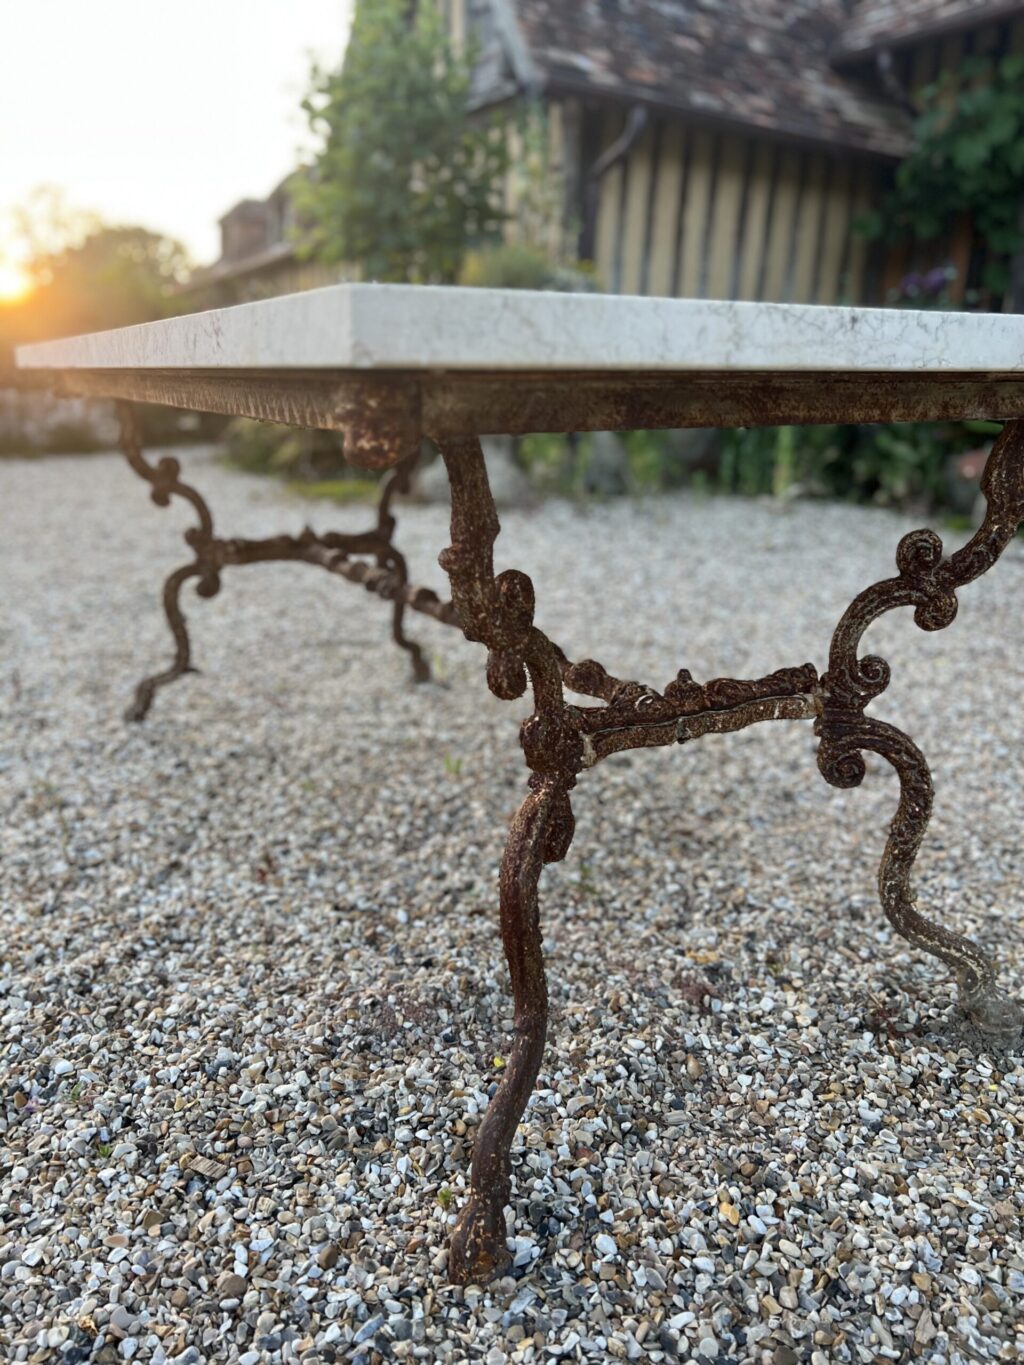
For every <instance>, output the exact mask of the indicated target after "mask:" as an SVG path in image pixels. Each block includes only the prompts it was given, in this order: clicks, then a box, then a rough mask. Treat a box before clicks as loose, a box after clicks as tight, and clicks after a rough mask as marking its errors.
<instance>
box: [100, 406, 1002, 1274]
mask: <svg viewBox="0 0 1024 1365" xmlns="http://www.w3.org/2000/svg"><path fill="white" fill-rule="evenodd" d="M121 421H122V433H123V447H124V451H125V454H126V456H127V458H128V460H129V463H130V464H131V465H132V468H133V469H135V470H136V472H138V473H139V474H140V475H142V477H143V478H145V479H147V480H148V481H149V482H150V483H151V484H152V485H153V493H152V496H153V499H154V501H156V502H157V503H158V504H160V505H161V506H166V505H167V503H168V502H169V500H170V498H171V496H179V497H182V498H185V499H187V500H188V501H189V502H190V503H191V504H192V505H193V507H195V509H196V512H197V514H198V518H199V523H198V525H197V526H196V527H195V528H193V529H192V530H190V531H189V532H188V533H187V535H186V541H187V542H188V544H189V546H190V547H191V549H192V551H193V555H194V558H193V559H192V561H191V562H190V563H189V564H187V565H186V566H184V567H183V568H181V569H178V570H177V571H176V572H175V573H173V574H172V575H171V576H170V578H169V579H168V580H167V583H166V585H165V588H164V607H165V611H166V613H167V618H168V621H169V623H170V626H171V631H172V633H173V635H174V640H175V659H174V663H173V664H172V666H171V668H170V669H168V670H167V671H166V672H164V673H161V674H158V675H156V676H155V677H152V678H147V679H146V680H145V681H144V682H143V683H141V684H140V686H139V689H138V692H137V694H136V699H135V703H134V705H133V706H132V708H131V710H130V712H129V715H130V716H131V717H132V719H135V720H138V719H141V718H142V717H143V716H144V715H145V714H146V712H147V710H148V709H149V706H150V704H151V702H152V700H153V696H154V693H155V691H156V689H157V688H159V687H161V686H163V685H164V684H165V683H168V682H171V681H172V680H173V679H174V678H176V677H179V676H180V675H181V674H183V673H185V672H187V671H188V670H189V668H190V666H191V665H190V651H189V642H188V634H187V630H186V627H185V622H184V617H183V615H182V612H181V608H180V605H179V601H178V599H179V595H180V592H181V589H182V587H183V585H184V584H185V583H186V582H188V581H189V580H190V579H192V578H196V579H198V584H197V590H198V592H199V594H200V595H201V596H205V597H211V596H213V595H214V594H215V593H216V592H217V591H218V589H219V587H220V574H221V571H222V570H223V569H224V568H225V567H226V566H227V565H232V564H251V563H257V562H266V561H270V560H298V561H302V562H305V563H312V564H317V565H320V566H321V567H323V568H326V569H328V570H329V571H331V572H333V573H338V574H340V575H342V576H343V577H345V578H348V579H350V580H352V581H355V582H360V583H363V584H364V586H365V587H367V588H368V589H369V590H370V591H372V592H375V593H377V594H378V595H379V596H381V597H383V598H385V599H387V600H390V601H391V602H393V604H394V614H393V633H394V638H395V640H396V643H398V644H399V645H400V646H401V647H402V648H403V649H406V650H408V651H409V653H410V655H411V656H412V663H413V671H414V676H415V677H416V678H417V679H418V680H422V679H424V678H426V677H428V676H429V673H428V671H427V667H426V664H425V662H424V660H423V656H422V653H421V651H420V649H419V647H418V646H417V645H416V644H414V643H413V642H412V641H409V640H407V639H406V638H405V636H404V634H403V631H402V619H403V613H404V609H405V607H406V606H409V607H412V608H413V609H414V610H418V611H421V612H424V613H426V614H427V615H430V616H433V617H434V618H435V619H437V620H439V621H442V622H444V623H445V624H447V625H456V626H459V627H460V628H461V629H462V632H463V634H464V635H465V636H466V638H467V639H468V640H472V641H475V642H477V643H479V644H483V645H485V646H486V648H487V651H488V654H487V683H488V686H489V688H490V690H491V691H492V692H493V693H494V695H495V696H497V697H500V698H502V699H503V700H507V701H511V700H515V699H517V698H519V697H522V696H523V695H524V694H525V693H526V691H527V689H528V688H530V689H532V697H533V713H532V715H531V716H530V717H529V718H528V719H527V720H526V721H525V722H524V724H523V726H522V729H521V732H520V742H521V744H522V748H523V753H524V756H525V759H526V765H527V767H528V768H529V770H530V778H529V783H528V792H527V795H526V797H525V799H524V801H523V803H522V805H521V806H520V808H519V810H518V812H517V814H516V815H515V817H514V818H513V820H512V823H511V828H510V830H509V834H508V840H507V843H506V847H505V854H504V857H503V859H502V863H501V873H500V881H499V886H500V915H501V934H502V940H503V943H504V948H505V955H506V958H507V960H508V967H509V974H510V976H511V983H512V994H513V998H514V1002H515V1015H514V1041H513V1045H512V1050H511V1055H510V1057H509V1060H508V1063H507V1065H506V1067H505V1070H504V1072H503V1075H502V1080H501V1082H500V1084H499V1086H498V1089H497V1091H496V1093H495V1095H494V1097H493V1099H492V1100H491V1103H490V1105H489V1106H488V1108H487V1111H486V1113H485V1115H484V1118H483V1122H482V1123H481V1126H480V1129H479V1131H478V1134H477V1137H476V1142H475V1146H474V1150H473V1160H472V1173H471V1180H470V1192H469V1198H468V1199H467V1201H466V1204H465V1206H464V1207H463V1209H462V1212H461V1214H460V1215H459V1218H458V1221H457V1223H456V1226H455V1230H454V1233H453V1236H452V1242H451V1254H450V1261H449V1273H450V1276H451V1278H452V1279H453V1280H454V1281H456V1282H458V1283H469V1282H473V1281H476V1282H484V1281H487V1280H490V1279H492V1278H494V1277H495V1276H497V1275H500V1274H501V1273H503V1271H504V1270H505V1269H506V1268H507V1267H508V1265H509V1260H510V1258H509V1255H508V1251H507V1249H506V1226H505V1207H506V1205H507V1204H508V1203H509V1200H510V1196H511V1148H512V1141H513V1138H514V1136H515V1132H516V1129H517V1127H518V1125H519V1121H520V1119H521V1118H522V1115H523V1113H524V1111H525V1109H526V1105H527V1102H528V1100H529V1097H530V1094H531V1092H532V1090H533V1087H534V1085H535V1083H536V1080H537V1074H538V1072H539V1070H540V1065H541V1059H542V1057H543V1053H544V1045H545V1039H546V1034H547V1020H548V997H547V984H546V979H545V971H544V959H543V952H542V935H541V924H540V913H539V906H538V884H539V880H540V875H541V872H542V870H543V868H544V865H545V864H546V863H552V862H559V861H561V859H563V858H564V857H565V856H566V854H567V853H568V851H569V847H570V844H571V843H572V839H573V832H574V822H573V813H572V806H571V802H570V793H571V791H572V790H573V788H574V787H575V785H576V782H577V780H578V778H579V776H580V774H581V773H582V772H584V771H586V770H587V769H589V768H592V767H594V766H595V764H597V763H599V762H600V761H601V760H602V759H603V758H607V757H608V755H609V754H613V753H618V752H621V751H623V750H626V749H639V748H651V747H654V746H660V745H669V744H685V743H688V742H690V741H691V740H694V739H698V738H700V737H701V736H702V735H706V734H723V733H727V732H730V731H734V730H742V729H745V728H747V727H748V726H751V725H756V724H759V723H760V722H762V721H769V720H809V721H812V722H813V724H814V731H815V734H816V735H817V737H818V739H819V740H820V744H819V748H818V767H819V769H820V771H821V774H822V776H823V777H824V778H825V780H826V781H827V782H829V783H830V784H831V785H832V786H835V787H856V786H859V785H860V784H861V782H862V781H863V780H864V776H865V771H866V765H865V758H864V756H865V754H869V753H873V754H877V755H878V756H879V757H881V758H884V759H885V760H886V762H888V763H889V764H891V766H892V767H893V768H894V769H895V771H896V774H897V776H898V778H899V783H900V800H899V805H898V808H897V810H896V814H895V816H894V818H893V821H892V825H891V827H890V830H889V837H888V841H887V843H886V847H885V852H884V854H883V857H882V862H881V866H880V869H879V874H878V886H879V895H880V898H881V902H882V908H883V910H884V912H885V914H886V916H887V917H888V919H889V921H890V923H891V924H892V926H893V928H894V929H895V930H896V932H897V933H898V934H900V935H901V936H902V937H903V938H905V939H906V940H907V941H908V942H909V943H911V944H912V945H913V946H914V947H916V948H919V949H921V950H922V951H924V952H927V953H931V954H932V955H933V956H935V957H937V958H939V959H940V960H941V961H942V962H944V963H945V964H946V965H947V966H948V967H949V968H951V969H952V972H953V974H954V976H955V977H956V981H957V984H958V987H959V994H960V1002H961V1005H962V1007H963V1009H964V1011H965V1013H966V1014H967V1015H968V1017H969V1018H970V1019H971V1020H972V1021H973V1022H974V1023H975V1025H976V1026H977V1027H978V1029H979V1030H981V1031H982V1033H983V1034H985V1035H986V1036H988V1037H989V1038H990V1039H992V1041H994V1042H996V1043H999V1044H1010V1043H1013V1042H1014V1041H1016V1040H1017V1039H1019V1038H1020V1035H1021V1030H1022V1027H1024V1013H1022V1011H1021V1009H1020V1007H1019V1006H1018V1005H1017V1004H1016V1003H1015V1002H1014V1001H1012V1000H1010V999H1008V998H1007V997H1006V996H1004V995H1003V994H1002V993H1001V992H1000V991H999V989H998V988H997V985H996V977H995V969H994V966H993V964H992V962H991V961H990V959H989V957H988V956H987V955H986V954H985V953H984V952H983V951H982V950H981V949H980V948H979V947H978V946H977V945H976V944H974V943H972V942H971V941H970V940H969V939H966V938H964V937H962V936H961V935H959V934H957V933H955V932H954V931H953V930H951V929H949V928H947V927H946V926H944V925H941V924H937V923H935V922H934V921H932V920H929V919H927V918H926V917H925V916H924V915H923V914H921V912H920V911H919V910H918V909H917V904H916V897H915V895H914V891H913V888H912V883H911V876H912V872H913V867H914V861H915V859H916V857H917V854H918V851H919V850H920V847H921V843H922V841H923V838H924V835H925V831H926V829H927V826H928V821H929V819H930V816H931V811H932V801H933V789H932V779H931V774H930V772H929V769H928V765H927V763H926V761H925V759H924V756H923V754H922V753H921V751H920V749H919V748H918V747H917V745H916V744H914V742H913V740H911V739H910V738H909V736H907V735H905V734H904V733H902V731H900V730H898V729H896V728H895V727H894V726H892V725H889V724H887V723H885V722H884V721H880V720H876V719H874V718H872V717H869V716H867V715H866V714H865V712H866V708H867V707H868V705H869V704H870V703H871V702H872V701H874V700H876V699H877V698H878V697H879V696H880V695H881V694H882V693H883V692H884V691H885V690H886V688H887V687H888V685H889V681H890V669H889V666H888V664H887V663H886V662H885V660H884V659H880V658H877V657H876V656H874V655H861V654H860V653H859V650H860V646H861V642H862V639H863V636H864V633H865V631H866V630H867V629H868V627H869V626H870V625H871V624H872V623H873V622H874V621H876V620H878V618H879V617H881V616H883V615H884V614H885V613H886V612H889V611H892V610H893V609H894V608H896V607H913V608H914V620H915V622H916V624H917V625H918V626H920V627H921V628H922V629H923V630H929V631H935V630H942V629H944V628H945V627H946V626H948V625H950V624H951V622H952V621H953V619H954V618H955V616H956V614H957V607H958V602H957V595H956V594H957V590H958V589H959V588H962V587H965V586H966V585H967V584H969V583H971V582H973V581H974V580H975V579H976V578H979V577H980V576H981V575H982V574H983V573H985V572H986V571H987V570H988V569H990V568H991V567H992V566H993V565H994V564H995V562H996V561H997V560H998V559H999V557H1000V555H1001V554H1002V553H1003V551H1004V550H1005V549H1006V547H1007V546H1008V545H1009V544H1010V542H1011V541H1012V539H1013V538H1014V536H1015V535H1016V533H1017V530H1018V527H1019V526H1020V525H1021V524H1022V522H1024V422H1012V423H1009V424H1008V425H1007V426H1006V427H1005V428H1004V431H1003V434H1002V436H1001V437H1000V439H999V441H998V442H997V444H996V446H995V449H994V450H993V452H992V455H991V457H990V458H989V462H988V466H987V468H986V470H985V476H984V479H983V482H982V490H983V492H984V495H985V498H986V500H987V512H986V516H985V519H984V522H983V523H982V525H981V527H980V528H979V530H978V531H977V533H976V534H975V535H974V537H973V538H972V539H971V541H970V542H969V543H968V544H967V545H966V546H965V547H964V548H963V549H961V550H958V551H957V552H956V553H954V554H953V555H951V556H949V557H948V558H945V557H944V555H943V547H942V542H941V540H940V539H939V537H938V536H937V535H936V534H935V533H934V532H932V531H928V530H922V531H913V532H911V533H910V534H909V535H907V536H904V538H903V540H902V541H901V542H900V544H899V547H898V549H897V552H896V566H897V573H896V575H895V576H894V577H892V578H888V579H885V580H884V581H883V582H880V583H876V584H875V585H874V586H873V587H870V588H868V589H867V590H866V591H864V592H862V593H861V594H860V596H859V597H857V598H856V599H855V601H854V602H853V603H852V605H851V606H850V607H849V609H848V610H847V611H846V613H845V614H844V615H843V617H842V619H841V620H840V622H839V625H838V627H837V628H836V631H835V633H834V635H833V637H832V644H831V649H830V652H829V658H828V668H827V670H826V672H824V673H823V674H820V675H819V673H818V670H817V669H816V668H815V666H814V665H813V664H804V665H802V666H801V667H798V668H786V669H781V670H779V671H778V672H775V673H772V674H770V675H769V676H768V677H765V678H761V679H757V680H748V681H744V680H737V679H731V678H729V679H724V678H723V679H718V680H716V681H713V682H709V683H704V684H701V683H697V682H695V681H694V680H693V678H692V677H691V676H690V674H689V673H688V672H687V671H685V670H683V671H681V672H680V673H679V674H678V675H677V677H676V678H675V679H673V681H672V682H670V683H669V684H668V686H667V687H665V688H664V689H663V690H662V691H658V690H656V689H655V688H653V687H649V686H645V685H644V684H642V683H638V682H629V681H625V680H623V679H620V678H614V677H612V676H610V675H609V674H608V673H607V672H606V671H605V669H604V668H603V667H602V666H601V665H600V664H599V663H596V662H595V661H593V660H584V661H583V662H579V663H572V662H570V660H569V659H568V658H567V657H566V655H565V654H564V653H563V651H562V650H561V649H560V648H559V647H558V646H557V645H556V644H554V643H553V642H552V641H551V640H550V639H548V637H547V636H546V635H545V634H544V633H543V632H542V631H540V630H539V629H538V628H537V626H536V625H535V624H534V601H535V599H534V589H533V584H532V582H531V580H530V579H529V578H528V577H527V576H526V575H525V574H523V573H520V572H519V571H517V570H515V569H509V570H506V571H505V572H503V573H500V574H497V575H495V573H494V554H493V550H494V542H495V540H496V539H497V536H498V532H499V529H500V527H499V523H498V516H497V512H496V510H495V506H494V500H493V498H492V496H491V490H490V486H489V484H488V479H487V470H486V466H485V463H484V459H483V453H482V451H481V448H480V443H479V440H478V439H477V438H475V437H459V438H447V439H446V438H441V439H439V441H438V444H439V447H440V450H441V455H442V457H443V459H444V462H445V465H446V468H447V470H448V476H449V479H450V482H451V495H452V513H451V540H452V543H451V545H450V546H449V547H448V548H447V549H446V550H445V551H443V553H442V554H441V556H440V563H441V566H442V568H443V569H444V570H445V572H446V573H447V574H448V578H449V581H450V583H451V591H452V600H451V602H448V603H445V602H441V601H440V600H439V599H438V597H437V596H436V594H434V593H432V592H430V591H429V590H426V589H422V588H414V587H412V586H410V584H409V582H408V575H407V572H406V565H405V561H404V559H403V558H402V556H401V555H400V554H399V552H398V551H397V550H396V549H395V547H394V545H393V543H392V542H393V534H394V528H395V521H394V517H393V515H392V513H391V510H390V507H391V499H392V497H393V496H394V494H395V492H396V491H399V490H400V489H401V488H403V487H404V486H405V485H406V483H407V481H408V477H409V473H410V470H411V467H412V461H411V460H405V461H404V462H401V463H397V464H396V465H395V468H394V471H393V473H392V474H391V475H389V476H388V479H387V481H386V483H385V485H384V489H383V494H382V498H381V506H380V511H379V516H378V524H377V527H376V528H375V529H374V530H372V531H370V532H369V533H367V534H365V535H362V536H343V535H325V536H317V535H314V534H313V533H312V532H309V531H307V532H305V533H304V534H303V535H301V536H298V537H289V536H278V537H274V538H272V539H269V540H263V541H246V540H219V539H217V538H215V536H214V534H213V522H212V518H211V516H210V513H209V511H208V509H207V507H206V504H205V503H204V502H203V500H202V498H201V497H200V496H199V494H198V493H196V492H195V490H194V489H192V488H190V487H189V486H188V485H186V484H185V483H183V482H182V480H181V471H180V467H179V465H178V462H177V461H176V460H174V459H170V458H165V459H162V460H161V461H160V462H159V463H158V464H157V465H156V466H152V465H150V464H148V463H147V462H146V460H145V459H144V457H143V455H142V452H141V450H140V446H139V440H138V433H137V428H136V426H135V423H134V419H133V417H132V414H131V410H130V408H129V407H128V405H127V404H124V405H122V406H121ZM367 558H369V559H371V560H373V561H375V563H374V564H368V563H366V562H365V561H366V559H367ZM567 691H569V692H572V693H575V694H577V695H579V696H581V697H587V698H590V699H591V700H592V701H596V702H598V703H600V704H599V705H573V704H572V703H570V702H568V701H567V700H566V695H565V694H566V692H567Z"/></svg>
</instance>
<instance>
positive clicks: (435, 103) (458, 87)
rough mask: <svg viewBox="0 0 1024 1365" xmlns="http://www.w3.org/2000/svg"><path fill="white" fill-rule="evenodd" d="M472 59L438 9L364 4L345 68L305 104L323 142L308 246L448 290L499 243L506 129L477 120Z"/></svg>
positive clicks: (310, 192) (308, 195)
mask: <svg viewBox="0 0 1024 1365" xmlns="http://www.w3.org/2000/svg"><path fill="white" fill-rule="evenodd" d="M471 75H472V53H471V52H470V53H466V54H464V55H460V54H457V53H456V52H455V51H454V50H453V49H452V46H451V44H450V43H449V42H448V39H447V36H446V34H445V31H444V24H443V19H442V15H441V7H440V6H439V5H433V4H426V5H416V6H415V7H414V11H413V13H412V14H410V5H409V4H408V0H360V3H359V5H358V8H357V11H356V18H355V22H354V25H353V29H352V37H351V40H350V42H349V46H348V51H347V53H346V57H345V62H344V65H343V67H342V69H341V71H340V72H336V73H333V74H331V73H326V74H325V73H323V72H320V71H317V72H314V77H313V80H314V85H313V90H312V93H311V94H310V96H309V98H308V99H307V100H306V102H305V104H304V108H305V109H306V112H307V113H308V115H309V118H310V122H311V125H312V127H313V129H314V131H315V132H317V133H318V134H319V135H320V136H321V138H322V146H321V149H320V152H319V155H318V156H317V159H316V163H315V166H314V168H313V171H312V174H311V175H310V176H308V177H306V178H305V180H304V181H303V182H302V183H301V184H300V186H299V192H298V195H297V200H298V205H299V209H300V213H301V214H302V215H303V217H304V220H305V228H304V242H305V246H304V249H305V250H306V251H307V252H308V253H309V254H311V255H315V256H317V257H318V258H319V259H321V260H325V261H333V262H344V263H347V264H351V265H355V266H358V267H359V268H360V269H361V270H362V273H363V274H364V276H366V277H368V278H373V279H378V280H399V281H401V280H410V281H414V282H419V283H428V284H431V283H450V282H451V281H453V280H454V279H455V278H456V277H457V275H458V271H459V267H460V266H461V264H462V261H463V258H464V256H465V254H466V252H467V250H469V249H470V248H472V247H475V246H479V245H480V244H482V243H485V242H487V241H488V240H494V239H496V238H497V237H498V236H499V234H500V230H501V226H502V221H503V215H502V212H501V210H500V207H499V190H500V187H501V185H502V182H503V178H504V176H505V174H506V171H507V168H508V151H507V145H506V140H505V137H504V133H503V131H502V130H501V128H500V127H499V126H498V125H497V123H496V122H495V121H493V120H490V119H485V118H484V117H483V116H479V115H477V116H474V117H472V118H471V117H470V87H471Z"/></svg>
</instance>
